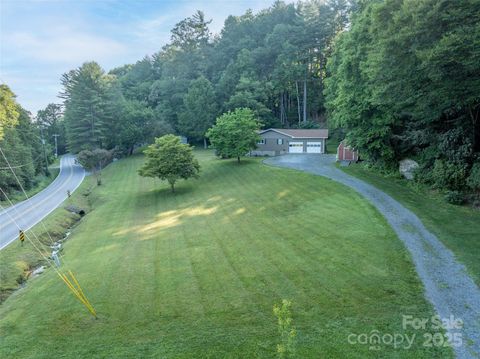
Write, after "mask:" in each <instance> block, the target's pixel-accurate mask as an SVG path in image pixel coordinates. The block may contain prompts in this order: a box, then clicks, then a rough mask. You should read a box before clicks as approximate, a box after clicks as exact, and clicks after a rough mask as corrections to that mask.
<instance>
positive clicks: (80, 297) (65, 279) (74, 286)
mask: <svg viewBox="0 0 480 359" xmlns="http://www.w3.org/2000/svg"><path fill="white" fill-rule="evenodd" d="M0 153H1V154H2V156H3V158H4V159H5V162H6V163H7V164H8V166H9V167H10V170H11V172H12V173H13V175H14V177H15V179H16V180H17V182H18V184H19V186H20V188H21V189H22V191H23V194H24V195H25V197H26V198H27V200H28V199H29V197H28V195H27V193H26V192H25V189H24V188H23V185H22V184H21V182H20V180H19V179H18V177H17V175H16V173H15V171H14V170H13V169H12V168H11V166H10V162H9V161H8V159H7V157H6V156H5V153H4V152H3V150H2V148H1V147H0ZM0 190H1V191H2V193H3V194H4V196H5V198H6V199H7V200H8V202H9V203H10V204H11V205H13V203H12V201H11V200H10V198H8V195H7V194H6V193H5V192H4V191H3V189H1V188H0ZM0 208H1V209H2V211H4V209H5V208H4V207H3V206H2V205H1V204H0ZM13 209H14V211H15V212H17V213H18V211H17V208H16V207H15V206H13ZM4 213H6V214H7V215H8V217H9V218H10V220H11V221H12V222H13V223H14V224H15V226H16V227H17V228H18V230H19V231H21V228H20V226H19V225H18V223H17V221H16V220H15V218H13V217H12V216H11V215H10V212H4ZM40 223H41V224H42V225H43V228H44V229H45V232H46V233H47V235H48V237H49V238H50V241H51V243H52V245H54V241H53V238H52V237H51V236H50V232H49V231H48V229H47V228H46V226H45V224H44V223H43V220H40ZM31 232H32V234H33V236H34V237H35V239H36V240H37V241H38V242H39V243H40V244H41V245H42V242H41V241H40V239H39V238H38V237H37V235H36V234H35V232H33V230H31ZM25 235H26V237H27V239H28V240H29V242H30V243H31V244H32V245H33V246H34V247H35V249H36V250H37V251H38V252H39V253H40V255H41V256H42V257H43V258H44V259H45V260H46V261H47V263H50V262H49V259H48V258H47V257H46V256H45V255H44V254H43V253H42V252H41V251H40V249H39V248H38V247H37V246H36V245H35V244H34V243H33V241H32V240H31V239H30V236H29V235H27V234H25ZM64 262H65V260H64ZM51 267H53V269H54V270H55V272H56V273H57V274H58V276H59V277H60V278H61V279H62V280H63V282H64V283H65V285H67V287H68V288H69V289H70V290H71V291H72V293H73V294H75V296H76V297H77V299H78V300H80V302H81V303H82V304H83V305H84V306H85V307H86V308H87V309H88V311H89V312H90V313H91V314H92V315H93V316H94V317H95V318H97V313H96V311H95V309H94V308H93V306H92V304H91V303H90V302H89V300H88V299H87V297H86V296H85V294H84V292H83V290H82V288H81V286H80V284H79V283H78V280H77V279H76V278H75V276H74V275H73V273H72V271H71V270H69V271H68V273H69V275H70V277H71V280H72V281H73V282H74V284H72V281H71V280H70V279H69V278H68V276H67V275H66V274H64V273H61V272H60V271H59V270H58V269H57V268H56V266H52V265H51Z"/></svg>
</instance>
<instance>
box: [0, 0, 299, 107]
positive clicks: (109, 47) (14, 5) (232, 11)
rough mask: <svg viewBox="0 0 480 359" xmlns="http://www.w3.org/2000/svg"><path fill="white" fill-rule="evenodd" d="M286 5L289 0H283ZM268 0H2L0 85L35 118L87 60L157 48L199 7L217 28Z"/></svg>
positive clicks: (115, 62) (111, 59)
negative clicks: (65, 76)
mask: <svg viewBox="0 0 480 359" xmlns="http://www.w3.org/2000/svg"><path fill="white" fill-rule="evenodd" d="M288 2H290V1H288ZM272 3H273V0H223V1H221V0H190V1H187V0H175V1H172V0H0V82H1V83H6V84H7V85H8V86H9V87H10V88H11V89H12V91H13V92H14V93H15V94H16V95H17V102H18V103H20V105H21V106H22V107H23V108H25V109H26V110H28V111H30V112H32V114H33V115H35V114H36V112H37V111H38V110H40V109H43V108H45V106H46V105H47V104H49V103H52V102H53V103H60V99H59V98H58V93H59V91H60V90H61V85H60V77H61V75H62V74H63V73H65V72H67V71H69V70H71V69H74V68H76V67H79V66H81V65H82V63H84V62H86V61H97V62H98V63H99V64H100V65H101V66H102V67H103V68H104V69H105V70H106V71H108V70H110V69H112V68H114V67H117V66H121V65H124V64H127V63H135V62H136V61H138V60H140V59H142V58H143V57H144V56H145V55H152V54H153V53H155V52H157V51H159V50H160V49H161V48H162V46H163V45H165V44H166V43H167V42H168V41H169V39H170V29H172V28H173V26H174V25H175V24H176V23H178V22H179V21H181V20H182V19H184V18H186V17H188V16H191V15H192V14H193V13H194V12H195V11H196V10H202V11H203V12H204V13H205V16H206V18H207V19H211V20H212V24H211V25H210V29H211V31H212V32H213V33H218V32H220V30H221V29H222V27H223V22H224V20H225V19H226V18H227V16H228V15H242V14H244V13H245V11H246V10H247V9H252V10H253V11H254V12H257V11H258V10H261V9H264V8H267V7H269V6H270V5H271V4H272Z"/></svg>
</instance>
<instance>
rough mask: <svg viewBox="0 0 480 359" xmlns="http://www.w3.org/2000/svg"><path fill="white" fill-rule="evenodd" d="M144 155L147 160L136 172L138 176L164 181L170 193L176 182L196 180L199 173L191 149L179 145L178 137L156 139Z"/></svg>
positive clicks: (181, 144)
mask: <svg viewBox="0 0 480 359" xmlns="http://www.w3.org/2000/svg"><path fill="white" fill-rule="evenodd" d="M144 153H145V155H146V157H147V160H146V162H145V164H144V165H143V166H142V168H140V169H139V171H138V173H139V174H140V176H143V177H153V178H160V179H161V180H166V181H167V182H168V183H169V184H170V188H171V190H172V192H175V184H176V182H177V181H178V180H180V179H184V180H186V179H189V178H197V177H198V173H199V172H200V165H199V163H198V161H197V159H196V158H195V157H194V155H193V152H192V147H191V146H189V145H187V144H183V143H181V142H180V138H179V137H178V136H174V135H165V136H162V137H160V138H156V139H155V143H154V144H152V145H150V146H148V148H147V149H146V150H145V151H144Z"/></svg>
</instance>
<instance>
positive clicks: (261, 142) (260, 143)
mask: <svg viewBox="0 0 480 359" xmlns="http://www.w3.org/2000/svg"><path fill="white" fill-rule="evenodd" d="M266 142H267V140H266V139H265V138H262V139H261V140H260V141H258V142H257V145H264V144H265V143H266Z"/></svg>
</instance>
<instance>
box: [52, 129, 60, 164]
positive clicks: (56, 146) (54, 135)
mask: <svg viewBox="0 0 480 359" xmlns="http://www.w3.org/2000/svg"><path fill="white" fill-rule="evenodd" d="M58 136H60V135H57V134H56V133H55V134H53V135H52V137H55V158H57V157H58V145H57V137H58Z"/></svg>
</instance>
